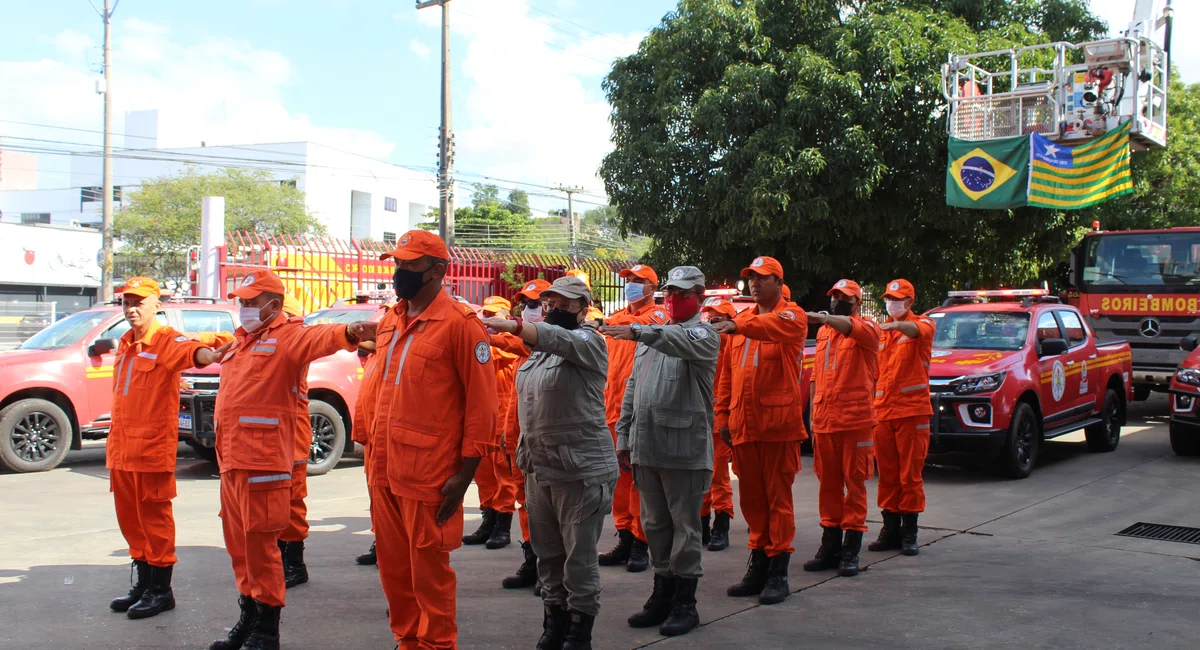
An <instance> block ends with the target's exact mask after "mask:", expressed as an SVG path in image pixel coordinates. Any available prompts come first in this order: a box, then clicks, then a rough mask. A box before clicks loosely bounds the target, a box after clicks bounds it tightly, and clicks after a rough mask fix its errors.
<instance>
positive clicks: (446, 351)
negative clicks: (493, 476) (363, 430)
mask: <svg viewBox="0 0 1200 650" xmlns="http://www.w3.org/2000/svg"><path fill="white" fill-rule="evenodd" d="M407 310H408V301H406V300H401V301H399V302H398V303H397V304H396V306H395V307H393V308H392V309H390V310H389V311H388V312H387V313H386V314H385V315H384V316H383V320H381V321H380V322H379V327H378V332H377V335H376V356H380V355H382V357H381V359H380V362H379V363H378V364H377V365H376V368H375V374H376V375H377V376H378V378H379V382H380V384H379V390H378V397H377V404H376V407H375V425H374V434H373V435H374V436H375V442H374V443H373V444H374V446H375V450H374V451H373V452H372V464H373V466H374V467H373V468H372V469H371V472H370V479H371V482H372V485H371V518H372V520H373V521H374V523H375V532H376V535H375V544H376V547H375V550H376V555H377V557H378V562H379V579H380V582H381V583H382V584H383V593H384V595H386V596H387V600H388V605H389V623H390V625H391V629H392V634H393V635H394V636H395V639H396V642H397V643H398V644H399V646H400V648H401V649H404V650H407V649H415V648H418V647H420V648H423V649H425V648H431V649H432V648H455V647H457V641H458V623H457V621H456V619H455V603H456V597H455V590H456V585H457V580H456V576H455V573H454V570H453V569H451V568H450V551H452V550H454V549H456V548H458V547H459V546H461V545H462V536H463V510H462V507H461V506H460V507H459V508H458V510H457V511H455V513H454V514H453V515H452V516H451V517H450V519H449V520H447V521H446V523H445V524H443V525H440V526H439V525H438V523H437V511H438V508H439V507H440V506H441V504H442V500H443V495H442V487H443V486H444V485H445V484H446V481H447V480H449V479H450V478H451V477H453V476H454V475H455V474H457V473H458V472H459V471H461V470H462V466H463V459H464V458H482V457H484V456H487V455H488V454H490V453H492V452H493V451H494V450H495V449H496V446H497V445H496V420H497V414H498V408H499V407H498V403H497V399H496V369H495V366H494V365H493V364H492V354H491V346H490V345H489V344H488V334H487V330H486V329H485V328H484V326H483V323H481V322H480V321H479V319H478V318H477V317H476V316H475V312H474V311H472V310H471V308H470V307H469V306H467V305H464V304H462V303H459V302H457V301H455V300H454V299H453V298H451V297H450V295H449V294H448V293H446V292H445V291H442V292H440V293H438V295H437V297H436V298H435V299H434V300H433V302H432V303H430V304H429V306H428V307H426V308H425V311H423V312H422V313H421V314H420V315H419V316H417V317H415V318H411V319H410V318H409V317H408V315H407Z"/></svg>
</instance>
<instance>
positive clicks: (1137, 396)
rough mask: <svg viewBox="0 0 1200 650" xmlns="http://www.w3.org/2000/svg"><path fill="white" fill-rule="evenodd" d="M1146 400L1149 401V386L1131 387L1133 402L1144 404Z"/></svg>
mask: <svg viewBox="0 0 1200 650" xmlns="http://www.w3.org/2000/svg"><path fill="white" fill-rule="evenodd" d="M1148 399H1150V387H1149V386H1134V387H1133V401H1135V402H1144V401H1146V400H1148Z"/></svg>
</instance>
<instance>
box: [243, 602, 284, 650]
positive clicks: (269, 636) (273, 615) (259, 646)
mask: <svg viewBox="0 0 1200 650" xmlns="http://www.w3.org/2000/svg"><path fill="white" fill-rule="evenodd" d="M254 611H255V615H254V629H253V630H252V631H251V632H250V636H248V637H246V643H245V644H244V645H242V650H279V613H280V612H282V611H283V608H282V607H272V606H270V605H267V604H264V603H260V602H258V601H257V600H256V601H254Z"/></svg>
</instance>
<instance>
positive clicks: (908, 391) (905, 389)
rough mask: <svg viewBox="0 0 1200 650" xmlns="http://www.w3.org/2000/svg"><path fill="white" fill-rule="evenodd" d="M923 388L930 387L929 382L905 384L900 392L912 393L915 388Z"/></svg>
mask: <svg viewBox="0 0 1200 650" xmlns="http://www.w3.org/2000/svg"><path fill="white" fill-rule="evenodd" d="M922 388H929V384H916V385H915V386H905V387H904V388H901V389H900V392H901V393H911V392H913V391H914V390H921V389H922Z"/></svg>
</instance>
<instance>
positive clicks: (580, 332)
mask: <svg viewBox="0 0 1200 650" xmlns="http://www.w3.org/2000/svg"><path fill="white" fill-rule="evenodd" d="M572 332H573V333H574V334H575V336H578V337H579V338H581V339H583V340H584V341H586V340H588V338H590V337H591V335H590V334H588V333H587V332H586V331H584V330H573V331H572Z"/></svg>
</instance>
